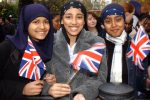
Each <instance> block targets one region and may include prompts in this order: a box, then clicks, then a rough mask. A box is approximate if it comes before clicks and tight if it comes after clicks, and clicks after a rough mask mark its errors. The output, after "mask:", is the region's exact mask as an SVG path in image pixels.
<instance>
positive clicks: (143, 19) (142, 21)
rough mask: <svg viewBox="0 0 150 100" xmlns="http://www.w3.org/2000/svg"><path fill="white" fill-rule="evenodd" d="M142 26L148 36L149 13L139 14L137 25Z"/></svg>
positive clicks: (149, 32) (149, 28)
mask: <svg viewBox="0 0 150 100" xmlns="http://www.w3.org/2000/svg"><path fill="white" fill-rule="evenodd" d="M140 25H141V26H143V27H144V29H145V31H146V33H147V34H148V35H149V37H150V15H149V14H141V15H140V17H139V26H140Z"/></svg>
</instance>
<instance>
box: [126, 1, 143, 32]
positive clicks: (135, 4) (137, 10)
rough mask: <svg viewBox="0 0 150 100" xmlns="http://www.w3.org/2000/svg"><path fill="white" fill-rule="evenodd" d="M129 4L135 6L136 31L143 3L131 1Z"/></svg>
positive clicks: (134, 21) (134, 23) (134, 20)
mask: <svg viewBox="0 0 150 100" xmlns="http://www.w3.org/2000/svg"><path fill="white" fill-rule="evenodd" d="M129 4H131V5H133V6H134V8H135V11H134V14H133V27H134V29H136V27H137V25H138V22H139V19H138V17H139V16H140V14H141V3H139V2H138V1H135V0H131V1H130V2H129Z"/></svg>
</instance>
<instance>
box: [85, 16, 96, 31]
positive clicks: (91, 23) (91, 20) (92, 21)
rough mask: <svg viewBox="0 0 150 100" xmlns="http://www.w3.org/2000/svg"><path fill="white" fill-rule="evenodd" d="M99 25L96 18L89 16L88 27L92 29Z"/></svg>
mask: <svg viewBox="0 0 150 100" xmlns="http://www.w3.org/2000/svg"><path fill="white" fill-rule="evenodd" d="M96 24H97V20H96V18H95V17H94V16H92V14H88V17H87V26H88V27H90V28H93V27H96Z"/></svg>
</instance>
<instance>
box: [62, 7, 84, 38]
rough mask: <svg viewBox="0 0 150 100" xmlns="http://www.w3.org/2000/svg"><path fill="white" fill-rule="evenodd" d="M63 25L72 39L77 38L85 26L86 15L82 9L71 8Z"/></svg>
mask: <svg viewBox="0 0 150 100" xmlns="http://www.w3.org/2000/svg"><path fill="white" fill-rule="evenodd" d="M62 23H63V25H64V27H65V29H66V32H67V35H68V37H69V38H70V39H71V38H72V37H73V38H76V37H77V35H78V34H79V33H80V31H81V30H82V28H83V26H84V24H85V22H84V15H83V13H82V12H81V10H80V9H77V8H70V9H68V10H67V11H66V12H65V14H64V16H63V19H62Z"/></svg>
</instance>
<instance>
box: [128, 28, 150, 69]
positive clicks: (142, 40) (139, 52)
mask: <svg viewBox="0 0 150 100" xmlns="http://www.w3.org/2000/svg"><path fill="white" fill-rule="evenodd" d="M149 53H150V40H149V37H148V35H147V34H146V33H145V30H144V28H143V27H142V26H140V27H139V29H138V32H137V34H136V35H135V36H134V37H133V39H132V41H131V44H130V47H129V50H128V52H127V57H128V58H131V59H132V60H133V62H134V64H135V65H136V66H139V68H140V69H142V70H144V68H143V66H142V61H143V60H144V59H145V58H146V56H147V55H148V54H149Z"/></svg>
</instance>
